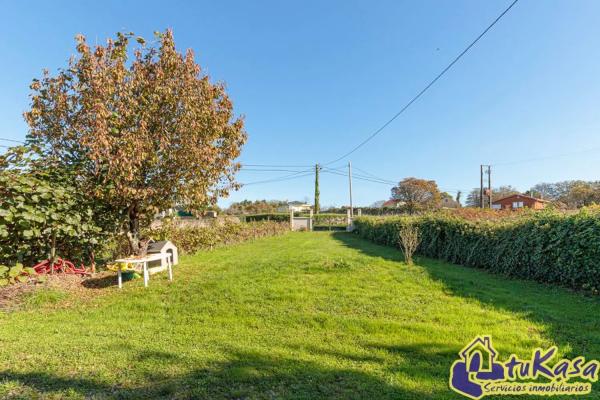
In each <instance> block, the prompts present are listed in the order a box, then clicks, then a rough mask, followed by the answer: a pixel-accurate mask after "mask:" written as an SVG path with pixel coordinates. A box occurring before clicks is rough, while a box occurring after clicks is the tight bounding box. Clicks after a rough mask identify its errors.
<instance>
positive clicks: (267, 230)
mask: <svg viewBox="0 0 600 400" xmlns="http://www.w3.org/2000/svg"><path fill="white" fill-rule="evenodd" d="M289 230H290V224H289V222H286V223H281V222H276V221H258V222H249V223H237V222H232V221H226V222H225V223H223V224H214V225H212V226H208V227H198V226H178V225H176V224H175V223H164V224H163V225H161V226H160V227H158V228H155V229H151V230H150V231H148V233H147V235H148V237H151V238H152V239H154V240H170V241H171V242H173V244H175V246H177V248H178V249H179V251H180V252H181V253H182V254H193V253H196V252H198V251H200V250H207V249H212V248H213V247H216V246H221V245H228V244H234V243H239V242H244V241H246V240H251V239H256V238H260V237H265V236H274V235H280V234H283V233H284V232H288V231H289Z"/></svg>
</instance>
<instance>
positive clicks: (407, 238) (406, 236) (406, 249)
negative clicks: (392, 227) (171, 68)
mask: <svg viewBox="0 0 600 400" xmlns="http://www.w3.org/2000/svg"><path fill="white" fill-rule="evenodd" d="M420 240H421V238H420V237H419V229H418V228H417V227H416V226H415V225H414V224H412V223H407V224H405V225H404V226H402V227H401V228H400V232H398V244H399V245H400V249H402V253H403V254H404V260H406V263H407V264H408V265H412V264H413V254H414V253H415V251H416V250H417V247H419V242H420Z"/></svg>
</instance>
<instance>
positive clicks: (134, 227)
mask: <svg viewBox="0 0 600 400" xmlns="http://www.w3.org/2000/svg"><path fill="white" fill-rule="evenodd" d="M127 214H128V215H129V230H128V231H127V240H128V241H129V251H130V252H131V254H133V255H136V256H137V255H139V253H140V218H139V209H138V205H137V203H135V204H133V205H131V206H129V208H128V209H127Z"/></svg>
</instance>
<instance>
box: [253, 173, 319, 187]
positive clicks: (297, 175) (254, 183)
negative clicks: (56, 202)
mask: <svg viewBox="0 0 600 400" xmlns="http://www.w3.org/2000/svg"><path fill="white" fill-rule="evenodd" d="M309 175H313V172H309V173H305V174H292V175H288V176H285V177H283V176H282V177H279V178H273V179H267V180H264V181H255V182H248V183H242V186H249V185H258V184H263V183H273V182H282V181H288V180H292V179H297V178H303V177H305V176H309Z"/></svg>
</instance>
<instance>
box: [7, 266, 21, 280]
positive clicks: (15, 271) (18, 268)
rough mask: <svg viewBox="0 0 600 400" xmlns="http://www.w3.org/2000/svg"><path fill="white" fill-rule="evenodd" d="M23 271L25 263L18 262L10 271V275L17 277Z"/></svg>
mask: <svg viewBox="0 0 600 400" xmlns="http://www.w3.org/2000/svg"><path fill="white" fill-rule="evenodd" d="M21 272H23V264H17V265H15V266H14V267H12V268H11V269H10V271H8V276H9V277H11V278H15V277H17V276H19V275H21Z"/></svg>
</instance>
